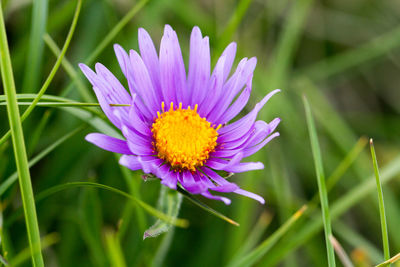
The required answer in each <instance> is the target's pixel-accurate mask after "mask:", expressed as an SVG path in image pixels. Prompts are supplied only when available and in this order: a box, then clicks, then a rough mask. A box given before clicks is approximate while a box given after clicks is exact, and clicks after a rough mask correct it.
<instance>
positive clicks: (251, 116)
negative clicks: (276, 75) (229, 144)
mask: <svg viewBox="0 0 400 267" xmlns="http://www.w3.org/2000/svg"><path fill="white" fill-rule="evenodd" d="M279 91H280V90H279V89H277V90H274V91H272V92H270V93H269V94H267V95H266V96H265V97H264V98H263V99H262V100H261V101H260V102H258V103H257V104H256V106H255V107H254V109H253V110H252V111H251V112H250V113H248V114H247V115H246V116H244V117H243V118H241V119H240V120H238V121H235V122H234V123H232V124H229V125H227V126H225V127H222V128H221V129H219V130H218V133H219V134H220V135H221V137H220V138H221V141H222V142H226V141H229V140H233V139H232V137H233V136H235V134H236V133H237V132H247V131H248V130H249V129H250V128H251V126H252V125H253V123H254V121H255V119H256V117H257V114H258V112H259V111H260V110H261V108H262V107H263V106H264V105H265V103H267V101H268V100H269V99H270V98H271V97H272V96H273V95H274V94H276V93H277V92H279Z"/></svg>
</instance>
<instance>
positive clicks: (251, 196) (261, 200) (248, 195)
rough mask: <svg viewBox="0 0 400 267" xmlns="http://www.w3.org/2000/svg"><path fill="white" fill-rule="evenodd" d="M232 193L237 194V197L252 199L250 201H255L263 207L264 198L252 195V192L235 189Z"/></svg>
mask: <svg viewBox="0 0 400 267" xmlns="http://www.w3.org/2000/svg"><path fill="white" fill-rule="evenodd" d="M234 193H236V194H239V195H243V196H246V197H249V198H252V199H255V200H257V201H258V202H260V203H261V204H263V205H264V204H265V200H264V198H262V197H261V196H259V195H257V194H254V193H252V192H249V191H246V190H243V189H237V190H235V191H234Z"/></svg>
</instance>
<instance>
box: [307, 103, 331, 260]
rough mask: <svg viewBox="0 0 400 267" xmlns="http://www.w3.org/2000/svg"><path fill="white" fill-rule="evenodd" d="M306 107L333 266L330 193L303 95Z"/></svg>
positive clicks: (311, 119) (326, 238) (308, 109)
mask: <svg viewBox="0 0 400 267" xmlns="http://www.w3.org/2000/svg"><path fill="white" fill-rule="evenodd" d="M303 102H304V108H305V111H306V118H307V126H308V131H309V134H310V142H311V149H312V152H313V158H314V165H315V172H316V175H317V180H318V190H319V197H320V201H321V209H322V219H323V222H324V230H325V241H326V249H327V254H328V265H329V266H331V267H333V266H336V264H335V253H334V250H333V246H332V243H331V242H330V238H331V236H332V226H331V216H330V211H329V204H328V193H327V190H326V185H325V174H324V169H323V164H322V157H321V150H320V147H319V142H318V137H317V130H316V129H315V125H314V119H313V117H312V114H311V108H310V104H309V103H308V100H307V98H306V97H305V96H303Z"/></svg>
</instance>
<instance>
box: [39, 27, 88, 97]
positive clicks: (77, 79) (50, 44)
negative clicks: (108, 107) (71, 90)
mask: <svg viewBox="0 0 400 267" xmlns="http://www.w3.org/2000/svg"><path fill="white" fill-rule="evenodd" d="M43 38H44V41H45V42H46V44H47V45H48V47H49V48H50V50H51V51H52V52H53V54H54V55H55V56H56V57H59V56H60V54H61V50H60V48H58V46H57V44H56V43H55V42H54V40H53V39H52V38H51V36H50V35H48V34H47V33H46V34H45V35H44V37H43ZM61 64H62V66H63V68H64V69H65V71H66V72H67V73H68V75H69V76H70V77H71V78H72V80H73V81H74V83H75V85H76V87H77V88H78V91H79V94H80V95H81V97H82V99H83V100H85V101H86V102H93V101H94V98H93V96H92V94H91V93H90V92H89V90H88V88H87V87H86V86H85V84H84V83H83V81H82V79H81V78H80V76H79V74H78V72H77V71H76V70H75V68H74V67H73V66H72V64H71V63H70V62H69V61H68V60H67V58H66V57H64V58H63V60H62V61H61Z"/></svg>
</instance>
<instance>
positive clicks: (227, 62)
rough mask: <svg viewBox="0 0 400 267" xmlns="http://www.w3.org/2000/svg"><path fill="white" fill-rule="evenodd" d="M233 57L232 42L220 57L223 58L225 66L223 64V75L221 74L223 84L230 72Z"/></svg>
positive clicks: (234, 52) (234, 53) (234, 47)
mask: <svg viewBox="0 0 400 267" xmlns="http://www.w3.org/2000/svg"><path fill="white" fill-rule="evenodd" d="M235 55H236V43H235V42H232V43H230V44H229V45H228V46H227V47H226V48H225V50H224V52H222V55H221V57H225V58H226V60H225V64H224V74H223V82H225V81H226V78H228V75H229V73H230V72H231V68H232V64H233V61H234V60H235Z"/></svg>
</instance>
